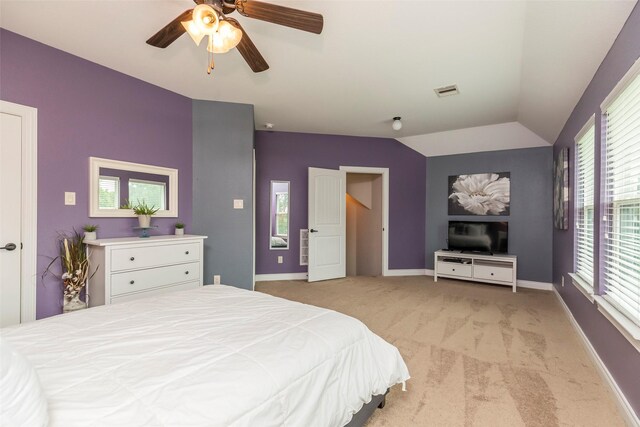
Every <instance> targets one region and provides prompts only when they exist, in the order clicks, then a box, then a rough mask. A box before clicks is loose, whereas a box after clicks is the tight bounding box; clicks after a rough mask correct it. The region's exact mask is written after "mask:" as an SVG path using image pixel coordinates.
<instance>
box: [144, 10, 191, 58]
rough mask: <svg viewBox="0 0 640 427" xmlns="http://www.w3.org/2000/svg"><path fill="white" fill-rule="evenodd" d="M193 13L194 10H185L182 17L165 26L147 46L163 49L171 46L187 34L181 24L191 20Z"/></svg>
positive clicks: (148, 41)
mask: <svg viewBox="0 0 640 427" xmlns="http://www.w3.org/2000/svg"><path fill="white" fill-rule="evenodd" d="M192 12H193V9H189V10H185V11H184V12H182V14H180V16H178V17H177V18H176V19H174V20H173V21H171V22H169V23H168V24H167V25H165V26H164V28H162V29H161V30H160V31H158V32H157V33H155V34H154V35H153V36H151V38H150V39H149V40H147V44H150V45H151V46H155V47H160V48H163V49H164V48H165V47H167V46H169V45H170V44H171V43H173V42H174V41H176V40H177V39H178V37H180V36H181V35H183V34H184V33H185V32H186V31H185V29H184V27H183V26H182V24H181V22H183V21H189V20H191V14H192Z"/></svg>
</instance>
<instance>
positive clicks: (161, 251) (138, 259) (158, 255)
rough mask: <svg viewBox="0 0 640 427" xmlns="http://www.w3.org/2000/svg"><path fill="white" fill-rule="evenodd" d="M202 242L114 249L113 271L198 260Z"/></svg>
mask: <svg viewBox="0 0 640 427" xmlns="http://www.w3.org/2000/svg"><path fill="white" fill-rule="evenodd" d="M199 259H200V244H199V243H197V242H193V243H181V244H178V245H162V246H154V247H153V248H150V247H136V248H124V249H113V250H112V251H111V271H122V270H133V269H136V268H149V267H156V266H161V265H167V264H178V263H181V262H190V261H198V260H199Z"/></svg>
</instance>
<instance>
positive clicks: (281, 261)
mask: <svg viewBox="0 0 640 427" xmlns="http://www.w3.org/2000/svg"><path fill="white" fill-rule="evenodd" d="M283 262H284V259H283V257H282V255H280V256H279V257H278V264H282V263H283Z"/></svg>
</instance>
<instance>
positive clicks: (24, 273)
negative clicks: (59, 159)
mask: <svg viewBox="0 0 640 427" xmlns="http://www.w3.org/2000/svg"><path fill="white" fill-rule="evenodd" d="M0 139H1V140H2V144H0V200H2V204H1V206H0V313H1V314H0V327H4V326H9V325H14V324H17V323H23V322H27V321H31V320H35V318H36V304H35V303H36V195H37V187H36V185H37V153H36V145H37V143H36V141H37V110H36V109H35V108H31V107H26V106H23V105H18V104H13V103H10V102H5V101H0Z"/></svg>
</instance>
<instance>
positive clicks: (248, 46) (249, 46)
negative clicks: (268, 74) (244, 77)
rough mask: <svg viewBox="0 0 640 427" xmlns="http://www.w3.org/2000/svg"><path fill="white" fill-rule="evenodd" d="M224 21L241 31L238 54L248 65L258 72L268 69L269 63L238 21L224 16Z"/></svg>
mask: <svg viewBox="0 0 640 427" xmlns="http://www.w3.org/2000/svg"><path fill="white" fill-rule="evenodd" d="M225 20H226V21H228V22H229V23H230V24H231V25H233V26H234V27H236V28H237V29H239V30H240V31H242V38H241V39H240V43H238V46H236V47H237V49H238V51H239V52H240V55H242V57H243V58H244V60H245V61H247V64H249V67H251V69H252V70H253V72H254V73H259V72H261V71H266V70H268V69H269V64H267V61H265V60H264V58H263V57H262V55H261V54H260V52H259V51H258V48H257V47H256V45H255V44H253V42H252V41H251V39H250V38H249V35H248V34H247V32H246V31H245V30H244V28H242V26H241V25H240V23H239V22H238V21H236V20H235V19H233V18H229V17H226V18H225Z"/></svg>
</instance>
